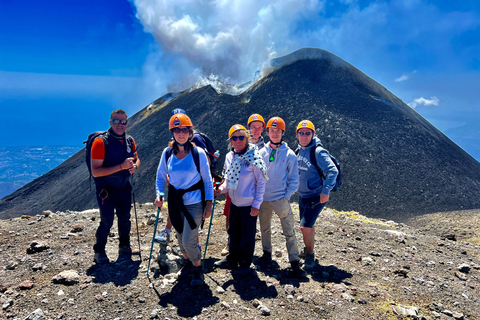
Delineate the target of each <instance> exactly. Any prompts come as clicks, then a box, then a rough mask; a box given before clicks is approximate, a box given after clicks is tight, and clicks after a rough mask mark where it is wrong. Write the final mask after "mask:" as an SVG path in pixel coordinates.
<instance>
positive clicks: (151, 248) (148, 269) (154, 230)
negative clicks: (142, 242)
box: [147, 192, 165, 277]
mask: <svg viewBox="0 0 480 320" xmlns="http://www.w3.org/2000/svg"><path fill="white" fill-rule="evenodd" d="M164 195H165V194H164V193H163V192H161V193H160V200H161V201H163V196H164ZM159 214H160V208H158V210H157V217H156V218H155V227H154V228H153V238H152V246H151V247H150V257H149V258H148V267H147V277H148V272H149V271H150V261H151V260H152V251H153V244H154V243H155V234H156V233H157V222H158V215H159Z"/></svg>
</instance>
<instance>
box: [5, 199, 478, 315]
mask: <svg viewBox="0 0 480 320" xmlns="http://www.w3.org/2000/svg"><path fill="white" fill-rule="evenodd" d="M293 207H294V212H295V214H298V207H297V206H296V204H293ZM163 210H164V212H165V211H166V209H163ZM222 210H223V203H222V202H218V204H217V207H216V210H215V214H214V219H213V226H212V231H211V234H210V239H209V244H208V251H207V259H206V261H205V268H206V276H205V284H204V285H203V286H201V287H199V288H194V289H192V288H190V287H189V285H188V283H189V281H187V280H178V273H176V272H172V273H168V271H167V270H168V266H166V265H165V264H163V263H162V265H163V267H160V266H159V264H158V263H157V261H156V260H157V256H159V245H158V244H155V246H154V258H153V259H152V263H151V267H152V270H151V271H150V272H149V276H147V275H146V271H147V265H148V260H149V253H150V248H151V243H152V242H151V241H152V235H153V229H154V225H153V223H152V222H153V221H154V217H155V215H156V209H155V208H154V207H153V206H152V205H151V204H144V205H140V206H139V207H138V208H137V216H138V224H139V227H138V228H139V233H140V246H141V251H140V252H141V256H139V255H138V254H137V255H134V256H133V257H132V259H131V260H124V261H115V259H116V258H117V250H116V247H117V243H118V240H117V238H116V235H117V233H116V228H114V229H113V230H112V235H111V238H110V241H109V243H108V246H107V254H108V255H109V257H110V259H111V260H113V261H114V262H112V263H110V264H109V265H103V266H96V265H95V264H94V263H93V262H92V261H93V252H92V245H93V242H94V234H95V230H96V227H97V224H98V212H97V211H96V210H88V211H83V212H65V213H62V212H56V213H52V212H48V211H47V212H44V213H40V214H38V215H35V216H23V217H22V218H17V219H8V220H0V244H1V246H0V256H1V259H0V264H1V265H0V266H1V269H0V304H1V305H2V309H1V310H0V319H72V320H73V319H75V320H79V319H181V318H190V319H264V318H265V319H276V320H281V319H402V318H414V319H480V282H479V277H480V247H479V246H478V244H479V243H478V242H475V241H474V240H478V237H479V233H478V229H477V227H476V226H475V227H473V226H472V224H473V222H474V221H478V217H479V216H480V213H479V212H468V214H466V215H465V214H464V213H456V214H455V215H453V216H454V217H456V219H451V218H452V215H451V214H438V215H430V217H431V218H429V217H428V216H425V217H421V218H419V219H418V220H416V221H413V222H414V223H417V224H418V229H415V228H414V227H410V226H407V225H405V224H398V223H396V222H394V221H384V220H374V219H368V218H366V217H364V216H361V215H359V214H358V213H355V212H337V211H333V210H329V209H326V210H324V212H323V214H322V216H321V218H320V219H319V220H318V221H317V225H316V227H317V240H316V244H315V250H316V258H317V261H318V264H317V265H316V267H315V269H314V271H313V272H312V273H311V274H309V275H308V277H307V278H305V279H296V278H292V277H290V274H289V272H288V267H289V264H288V261H287V254H286V249H285V243H284V238H283V236H282V234H281V227H280V224H279V222H278V218H276V216H274V223H273V232H274V234H273V236H272V238H273V242H274V250H275V252H274V256H275V257H274V263H273V264H272V265H271V266H270V267H267V268H260V267H258V268H257V270H256V276H252V277H248V278H246V279H237V278H235V277H233V276H232V275H231V273H230V272H229V271H228V270H225V269H215V268H214V267H213V263H214V262H215V261H217V260H218V259H221V254H220V252H221V250H222V249H223V248H224V246H225V244H226V241H227V236H226V232H225V231H224V223H225V219H224V217H223V216H222V215H221V212H222ZM164 212H163V213H162V215H163V217H164V216H165V213H164ZM162 215H161V216H162ZM460 218H461V219H460ZM462 219H463V220H462ZM475 219H477V220H475ZM132 221H133V227H132V247H133V248H134V250H135V251H137V252H138V242H137V236H136V234H137V230H136V226H135V218H134V215H133V210H132ZM459 221H463V222H462V223H460V222H459ZM469 221H470V223H469ZM413 222H412V223H413ZM297 223H298V221H297ZM160 225H161V224H160ZM449 226H450V227H449ZM469 227H470V229H469ZM207 230H208V221H207V222H206V224H205V228H204V229H203V232H202V234H201V235H200V241H201V243H202V246H203V247H205V240H206V234H207ZM296 230H299V228H298V226H297V229H296ZM462 232H465V234H463V233H462ZM297 238H298V240H299V244H300V248H303V245H302V244H301V235H300V232H298V233H297ZM467 241H470V242H467ZM176 252H177V243H176V240H173V241H172V242H171V246H170V248H169V249H168V257H169V258H170V261H173V260H175V256H176ZM261 252H262V250H261V245H260V240H258V241H257V243H256V251H255V254H256V256H260V255H261ZM170 270H171V271H174V270H175V267H174V265H173V264H170Z"/></svg>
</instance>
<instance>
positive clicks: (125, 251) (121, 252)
mask: <svg viewBox="0 0 480 320" xmlns="http://www.w3.org/2000/svg"><path fill="white" fill-rule="evenodd" d="M118 258H119V259H129V258H132V248H131V247H130V246H122V247H119V248H118Z"/></svg>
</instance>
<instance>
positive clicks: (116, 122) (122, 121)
mask: <svg viewBox="0 0 480 320" xmlns="http://www.w3.org/2000/svg"><path fill="white" fill-rule="evenodd" d="M127 122H128V120H120V119H112V123H113V124H115V125H117V124H121V125H123V126H126V125H127Z"/></svg>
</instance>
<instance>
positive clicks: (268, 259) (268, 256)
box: [257, 250, 272, 266]
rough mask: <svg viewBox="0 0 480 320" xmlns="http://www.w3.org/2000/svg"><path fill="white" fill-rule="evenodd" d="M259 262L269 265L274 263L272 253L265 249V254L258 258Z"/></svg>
mask: <svg viewBox="0 0 480 320" xmlns="http://www.w3.org/2000/svg"><path fill="white" fill-rule="evenodd" d="M257 263H258V264H259V265H263V266H268V265H270V264H271V263H272V253H271V252H268V251H265V250H263V256H261V257H260V258H258V260H257Z"/></svg>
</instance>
